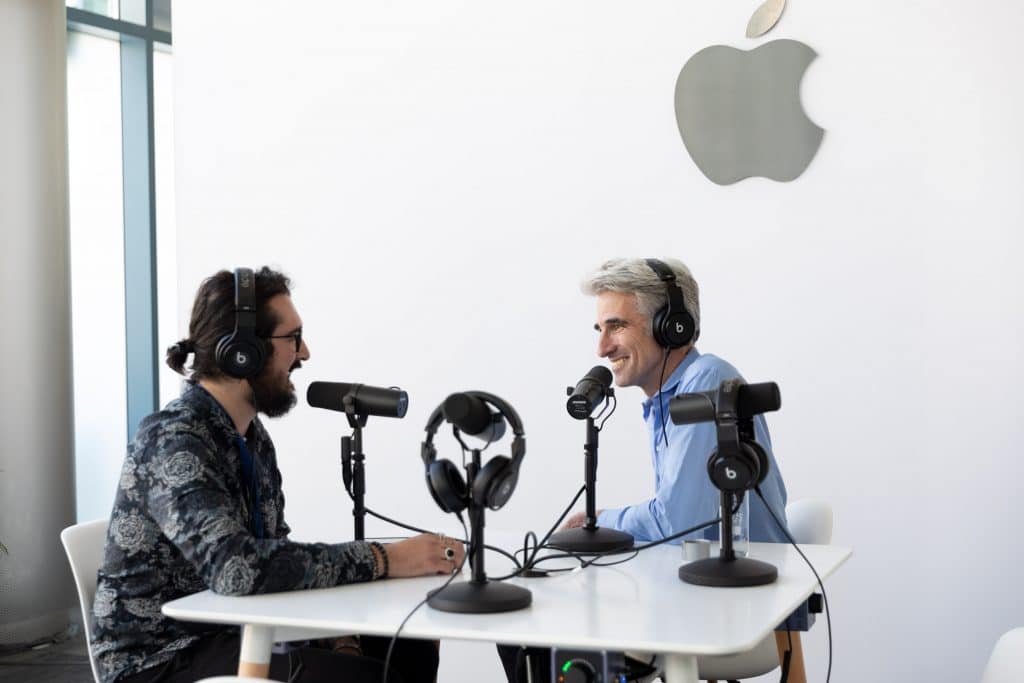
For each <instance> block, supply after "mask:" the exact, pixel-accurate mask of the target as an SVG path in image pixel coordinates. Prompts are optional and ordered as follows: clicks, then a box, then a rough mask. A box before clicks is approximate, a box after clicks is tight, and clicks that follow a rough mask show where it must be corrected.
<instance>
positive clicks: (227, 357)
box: [214, 268, 265, 379]
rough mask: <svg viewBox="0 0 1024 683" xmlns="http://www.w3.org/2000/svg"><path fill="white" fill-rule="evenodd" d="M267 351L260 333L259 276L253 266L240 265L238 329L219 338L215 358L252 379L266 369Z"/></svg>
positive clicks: (237, 275) (234, 372)
mask: <svg viewBox="0 0 1024 683" xmlns="http://www.w3.org/2000/svg"><path fill="white" fill-rule="evenodd" d="M264 355H265V354H264V352H263V344H262V342H261V341H260V340H259V339H258V338H257V337H256V277H255V276H254V275H253V272H252V269H251V268H236V269H235V329H234V331H233V332H232V333H231V334H228V335H225V336H223V337H221V338H220V341H218V342H217V348H216V350H215V351H214V358H215V359H216V361H217V367H219V368H220V369H221V370H222V371H223V372H224V374H226V375H229V376H231V377H235V378H237V379H248V378H249V377H253V376H255V375H257V374H259V371H260V370H262V369H263V363H264V361H265V358H264Z"/></svg>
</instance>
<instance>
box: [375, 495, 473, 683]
mask: <svg viewBox="0 0 1024 683" xmlns="http://www.w3.org/2000/svg"><path fill="white" fill-rule="evenodd" d="M455 514H456V515H457V516H458V518H459V522H461V523H462V533H464V534H466V536H469V530H468V529H467V528H466V522H465V521H464V520H463V519H462V514H461V513H455ZM467 557H469V553H466V554H464V555H463V556H462V562H460V563H459V566H458V567H456V568H455V571H453V572H452V575H451V576H449V577H448V580H447V581H445V582H444V584H443V585H442V586H441V587H440V588H438V589H437V590H436V591H430V592H428V593H427V596H426V597H425V598H423V599H422V600H420V601H419V602H417V603H416V606H415V607H413V608H412V610H410V611H409V613H408V614H406V615H405V619H402V623H401V624H399V625H398V630H396V631H395V635H393V636H391V642H390V643H389V644H388V652H387V654H386V655H385V656H384V675H383V676H382V677H381V679H380V680H381V683H387V681H388V668H389V667H390V665H391V652H392V651H393V650H394V649H395V643H396V642H397V641H398V634H399V633H401V632H402V629H403V628H405V624H406V622H408V621H409V619H411V618H412V615H414V614H416V611H417V610H418V609H419V608H420V607H423V605H425V604H427V600H429V599H430V598H431V596H432V595H434V593H439V592H441V591H443V590H444V589H445V588H447V587H448V586H449V584H451V582H452V581H454V580H455V577H457V576H458V575H459V574H461V573H462V568H463V567H464V566H465V565H466V558H467Z"/></svg>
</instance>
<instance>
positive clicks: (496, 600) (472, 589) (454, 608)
mask: <svg viewBox="0 0 1024 683" xmlns="http://www.w3.org/2000/svg"><path fill="white" fill-rule="evenodd" d="M427 595H429V596H430V597H429V598H428V599H427V604H428V605H430V606H431V607H433V608H434V609H436V610H441V611H442V612H461V613H465V614H491V613H493V612H512V611H514V610H517V609H523V608H525V607H529V606H530V603H531V602H532V601H533V594H532V593H530V591H529V590H527V589H525V588H523V587H522V586H515V585H512V584H510V583H497V582H495V581H484V582H483V583H478V582H476V581H464V582H462V583H453V584H449V585H448V586H446V587H445V588H439V589H437V590H434V591H431V592H429V593H427Z"/></svg>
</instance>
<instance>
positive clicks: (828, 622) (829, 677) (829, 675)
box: [754, 486, 832, 683]
mask: <svg viewBox="0 0 1024 683" xmlns="http://www.w3.org/2000/svg"><path fill="white" fill-rule="evenodd" d="M754 492H755V493H757V497H758V498H760V499H761V502H762V503H764V507H765V509H766V510H768V514H770V515H771V516H772V519H774V520H775V524H777V525H778V527H779V529H781V530H782V533H783V534H785V535H786V538H787V539H789V542H790V543H791V544H792V545H793V547H794V548H796V551H797V552H798V553H800V557H802V558H804V562H806V563H807V566H808V567H810V568H811V572H813V573H814V578H815V579H817V580H818V588H820V589H821V597H822V600H824V602H825V625H826V626H827V627H828V673H827V674H826V675H825V683H828V682H829V681H830V680H832V617H831V616H830V615H829V611H828V595H827V594H826V593H825V584H824V583H823V582H822V580H821V577H820V576H818V570H817V569H815V568H814V565H813V564H811V561H810V560H808V559H807V556H806V555H804V551H802V550H800V546H799V545H797V542H796V541H795V540H793V537H792V536H791V535H790V533H789V529H787V528H786V525H785V524H783V523H782V522H780V521H779V518H778V517H776V516H775V513H774V512H772V508H771V506H770V505H768V501H767V500H765V499H764V494H762V493H761V487H760V486H755V487H754Z"/></svg>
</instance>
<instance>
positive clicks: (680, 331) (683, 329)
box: [676, 323, 686, 334]
mask: <svg viewBox="0 0 1024 683" xmlns="http://www.w3.org/2000/svg"><path fill="white" fill-rule="evenodd" d="M684 332H686V326H685V325H683V324H682V323H676V334H683V333H684Z"/></svg>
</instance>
